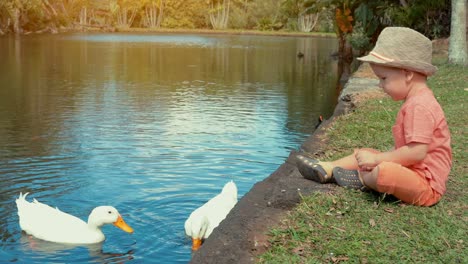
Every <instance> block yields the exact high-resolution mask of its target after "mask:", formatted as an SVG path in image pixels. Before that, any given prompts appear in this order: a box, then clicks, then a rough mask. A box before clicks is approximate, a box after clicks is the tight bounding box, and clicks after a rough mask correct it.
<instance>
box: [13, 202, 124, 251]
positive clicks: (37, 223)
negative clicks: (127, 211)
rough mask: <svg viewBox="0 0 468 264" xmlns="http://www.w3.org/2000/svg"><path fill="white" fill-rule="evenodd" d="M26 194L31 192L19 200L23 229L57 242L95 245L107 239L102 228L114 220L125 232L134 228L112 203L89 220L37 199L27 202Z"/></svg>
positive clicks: (95, 209)
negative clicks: (86, 220)
mask: <svg viewBox="0 0 468 264" xmlns="http://www.w3.org/2000/svg"><path fill="white" fill-rule="evenodd" d="M27 195H28V193H26V194H24V195H23V194H22V193H21V194H20V196H19V197H18V199H16V206H17V207H18V216H19V225H20V227H21V229H22V230H24V231H25V232H26V233H28V234H30V235H32V236H34V237H36V238H39V239H42V240H46V241H51V242H57V243H67V244H94V243H99V242H102V241H104V239H105V237H104V234H103V233H102V231H101V227H102V226H103V225H104V224H111V223H112V224H114V225H115V226H117V227H118V228H120V229H122V230H124V231H125V232H128V233H133V229H132V228H131V227H130V226H128V225H127V224H126V223H125V222H124V220H123V219H122V217H121V216H120V214H119V212H118V211H117V209H115V208H114V207H112V206H99V207H96V208H94V209H93V211H92V212H91V214H90V215H89V218H88V223H86V222H85V221H83V220H81V219H79V218H78V217H75V216H73V215H70V214H67V213H64V212H62V211H60V210H59V209H58V208H52V207H50V206H48V205H46V204H43V203H40V202H38V201H37V200H36V199H34V200H33V202H28V201H26V196H27Z"/></svg>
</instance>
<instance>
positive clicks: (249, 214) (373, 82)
mask: <svg viewBox="0 0 468 264" xmlns="http://www.w3.org/2000/svg"><path fill="white" fill-rule="evenodd" d="M377 84H378V81H377V79H375V78H374V77H373V75H372V73H371V72H370V69H369V66H367V65H363V66H361V67H360V68H359V70H358V71H357V72H356V73H354V74H353V76H352V77H351V78H350V79H349V80H348V82H347V84H346V85H345V87H344V89H343V91H342V92H341V94H340V97H339V102H338V104H337V106H336V108H335V112H334V114H333V116H332V117H331V118H330V119H328V120H327V121H325V122H323V123H322V125H321V126H320V127H319V129H317V130H316V131H315V132H314V133H313V134H312V135H311V136H310V137H309V138H308V139H307V140H306V142H305V143H304V144H303V145H302V146H301V149H300V150H299V151H301V152H308V153H310V154H311V155H320V153H322V152H323V151H325V149H326V137H325V135H326V133H325V132H326V129H327V128H328V127H330V125H331V124H332V122H333V120H334V119H335V118H336V117H337V116H339V115H342V114H345V113H348V112H349V111H352V110H353V109H354V108H355V107H356V106H357V105H358V104H359V102H360V101H361V100H363V99H366V98H369V97H375V96H383V93H382V92H381V91H379V89H378V88H377ZM296 153H297V152H295V151H292V152H291V154H290V155H289V157H288V159H287V160H286V161H285V162H284V163H283V164H282V165H281V166H280V167H279V168H278V169H277V170H276V171H275V172H274V173H272V174H271V175H270V176H269V177H267V178H266V179H265V180H263V181H261V182H258V183H256V184H255V185H254V186H253V188H252V189H251V190H250V191H249V192H248V193H247V194H246V195H245V196H244V197H242V199H241V200H240V201H239V202H238V204H237V205H236V207H235V208H234V209H233V210H232V211H231V212H230V213H229V215H228V216H227V218H226V219H225V220H224V221H223V222H222V223H221V224H220V225H219V226H218V227H217V228H216V229H215V231H214V232H213V233H212V234H211V236H210V238H209V239H207V240H206V241H205V243H204V244H203V246H202V247H201V249H200V250H199V251H197V252H195V253H194V254H193V256H192V260H191V262H190V263H217V264H218V263H223V264H224V263H254V261H255V256H256V255H258V254H259V253H262V252H264V251H265V250H266V249H267V247H268V237H267V235H266V233H267V232H268V230H269V229H271V228H272V227H274V226H275V225H277V224H278V223H279V221H280V220H281V219H282V217H284V216H285V215H286V213H287V212H288V211H289V210H291V209H292V208H293V207H294V206H295V205H296V204H297V203H298V202H299V201H300V195H309V194H311V193H313V192H320V191H329V190H332V189H333V188H336V185H333V184H323V185H322V184H317V183H315V182H312V181H309V180H305V179H304V178H303V177H302V176H301V175H300V174H299V172H298V170H297V168H296V165H295V164H296V160H295V154H296Z"/></svg>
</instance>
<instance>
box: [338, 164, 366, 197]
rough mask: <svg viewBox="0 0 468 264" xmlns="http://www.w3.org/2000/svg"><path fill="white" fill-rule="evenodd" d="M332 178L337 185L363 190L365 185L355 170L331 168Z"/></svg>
mask: <svg viewBox="0 0 468 264" xmlns="http://www.w3.org/2000/svg"><path fill="white" fill-rule="evenodd" d="M333 178H335V181H336V183H337V184H338V185H340V186H343V187H346V188H350V189H356V190H361V191H365V190H366V189H367V187H366V186H364V184H363V183H362V182H361V179H360V178H359V172H358V171H357V170H345V169H343V168H340V167H336V168H334V169H333Z"/></svg>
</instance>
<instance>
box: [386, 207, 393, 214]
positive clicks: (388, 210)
mask: <svg viewBox="0 0 468 264" xmlns="http://www.w3.org/2000/svg"><path fill="white" fill-rule="evenodd" d="M384 211H385V212H387V213H393V212H394V210H393V208H385V209H384Z"/></svg>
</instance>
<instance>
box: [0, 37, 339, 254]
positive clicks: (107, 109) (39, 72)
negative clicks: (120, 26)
mask: <svg viewBox="0 0 468 264" xmlns="http://www.w3.org/2000/svg"><path fill="white" fill-rule="evenodd" d="M336 49H337V43H336V40H335V39H327V38H312V37H309V38H303V37H301V38H298V37H272V36H268V37H265V36H238V35H236V36H214V35H172V34H165V35H152V34H65V35H30V36H22V37H0V146H1V147H0V178H1V181H0V204H1V206H0V223H1V224H0V232H1V238H2V251H1V253H0V261H1V262H7V261H16V262H19V263H44V262H48V263H101V262H105V263H112V262H121V261H127V260H132V261H129V262H136V263H146V262H148V261H153V260H156V259H157V260H158V261H159V262H160V263H185V262H187V261H188V260H189V259H190V254H191V252H190V240H189V239H188V238H186V237H185V234H184V228H183V223H184V221H185V219H186V218H187V217H188V215H189V214H190V212H191V211H192V210H194V209H195V208H197V207H198V206H200V205H202V204H203V203H204V202H206V201H207V200H208V199H209V198H211V197H213V196H214V195H215V194H216V193H218V192H219V191H220V190H221V188H222V186H223V185H224V183H225V182H227V181H228V180H231V179H232V180H234V181H235V183H236V184H237V186H238V188H239V196H240V197H242V196H243V195H244V194H245V193H246V192H248V190H249V189H250V188H251V187H252V185H253V184H255V183H256V182H258V181H261V180H263V179H264V178H265V177H267V176H268V175H269V174H271V173H272V172H273V171H275V170H276V168H277V167H278V166H279V165H281V164H282V163H283V161H284V159H285V158H286V157H287V156H288V154H289V152H290V150H292V149H296V148H298V147H299V146H300V144H301V143H302V142H303V141H304V140H305V138H307V136H309V135H310V133H311V132H312V131H313V129H314V126H315V124H316V120H317V118H318V116H319V115H323V116H324V117H325V118H326V117H328V116H330V115H331V113H332V111H333V109H334V107H335V104H336V97H337V94H338V91H337V83H338V77H337V67H338V66H337V62H336V61H334V60H333V59H332V58H331V57H330V54H331V53H333V52H335V51H336ZM298 52H302V53H303V54H304V57H302V58H299V57H297V53H298ZM20 192H23V193H24V192H30V193H31V194H30V195H29V196H30V197H31V198H30V199H32V198H37V199H38V200H40V201H42V202H44V203H47V204H49V205H51V206H58V207H59V208H60V209H61V210H62V211H65V212H68V213H71V214H74V215H76V216H78V217H80V218H82V219H85V220H86V219H87V216H88V214H89V212H90V211H91V209H92V208H94V207H95V206H98V205H103V204H109V205H113V206H115V207H116V208H117V209H118V210H119V211H120V212H121V213H122V215H123V216H124V218H125V220H126V222H127V223H128V224H130V225H131V226H132V227H133V228H134V229H135V233H134V234H133V235H128V234H126V233H123V232H121V231H120V230H118V229H116V228H114V227H111V226H109V227H105V228H104V233H105V234H106V236H107V240H106V241H105V242H104V243H103V244H102V245H96V246H90V247H83V246H78V247H77V246H75V247H65V246H62V245H57V244H53V243H45V242H43V241H39V240H34V239H31V238H29V237H27V236H25V235H24V234H22V233H21V231H20V229H19V225H18V217H17V214H16V205H15V203H14V200H15V198H16V197H17V196H18V194H19V193H20Z"/></svg>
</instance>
